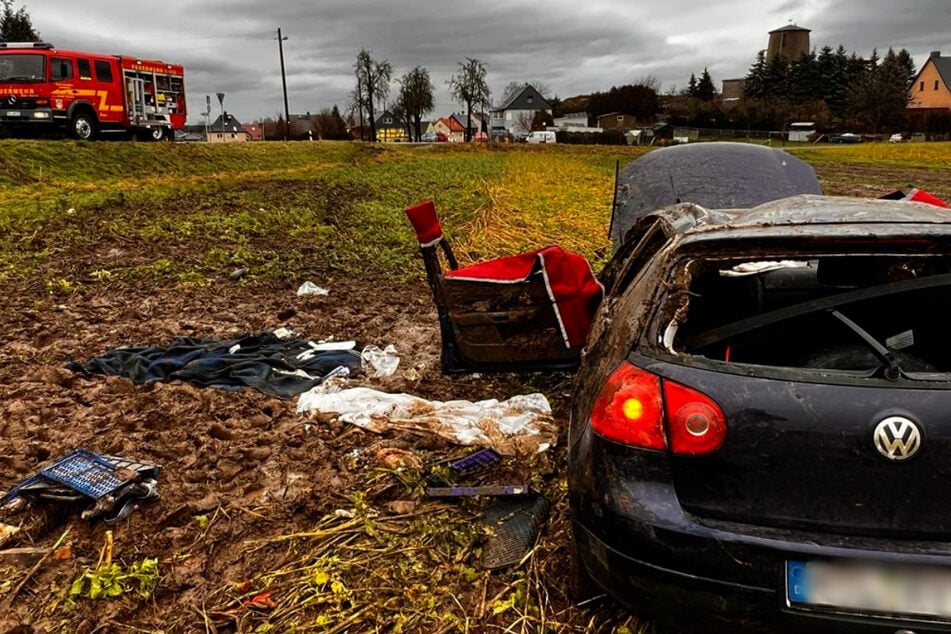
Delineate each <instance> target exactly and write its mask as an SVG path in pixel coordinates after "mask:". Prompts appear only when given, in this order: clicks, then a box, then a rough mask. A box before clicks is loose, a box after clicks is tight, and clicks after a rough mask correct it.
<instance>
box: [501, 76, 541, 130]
mask: <svg viewBox="0 0 951 634" xmlns="http://www.w3.org/2000/svg"><path fill="white" fill-rule="evenodd" d="M539 110H542V111H544V112H547V113H548V114H549V115H551V104H550V103H548V101H547V100H546V99H545V98H544V97H542V95H541V93H540V92H538V91H537V90H535V88H534V87H533V86H532V85H531V84H525V87H524V88H522V90H520V91H519V92H517V93H515V94H514V95H513V96H512V97H510V98H509V100H508V101H506V102H505V103H503V104H502V105H501V106H498V107H497V108H494V109H493V110H492V121H491V123H492V134H493V135H496V134H499V133H503V132H507V133H508V134H512V135H516V136H517V135H521V134H528V133H529V132H531V127H532V119H533V118H534V117H535V113H536V112H538V111H539Z"/></svg>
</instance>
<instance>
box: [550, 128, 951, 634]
mask: <svg viewBox="0 0 951 634" xmlns="http://www.w3.org/2000/svg"><path fill="white" fill-rule="evenodd" d="M710 145H723V144H710ZM669 150H671V151H673V150H676V152H677V153H675V154H673V155H672V160H671V162H670V165H675V166H677V167H675V168H672V169H676V170H681V171H682V170H684V169H687V171H691V170H692V168H690V165H691V163H690V161H691V160H692V158H691V157H692V155H691V154H690V152H694V151H697V150H685V151H681V150H680V149H678V148H670V149H669ZM700 151H702V152H710V151H713V152H721V153H722V152H726V153H727V154H729V153H730V152H739V154H740V155H742V156H741V157H740V159H742V160H747V159H748V161H749V162H750V165H751V167H750V169H751V170H752V174H753V176H752V177H750V178H749V179H747V180H746V181H743V179H740V181H743V182H738V181H736V180H733V181H731V186H730V187H727V188H723V189H722V190H721V191H719V192H712V191H710V190H715V189H716V186H715V185H711V182H712V181H711V180H710V179H705V178H703V176H702V174H703V173H704V169H710V168H712V169H720V168H721V167H722V165H724V162H723V161H718V160H717V157H718V155H716V154H715V155H714V156H713V157H712V158H711V157H703V158H702V160H701V161H700V164H699V167H697V168H696V169H695V170H693V176H692V177H687V176H684V175H683V174H681V173H680V172H676V173H674V172H669V171H665V170H667V168H665V167H663V166H657V165H654V167H652V168H650V169H645V168H644V167H643V166H638V165H635V164H636V163H638V161H635V164H632V166H633V167H632V168H631V169H628V170H626V172H625V173H624V174H622V175H621V176H620V178H619V180H618V191H617V195H618V198H619V201H618V202H616V204H615V218H614V221H613V222H614V226H612V235H613V236H614V238H615V240H614V243H615V250H616V251H615V255H614V257H613V259H612V260H611V261H610V262H609V264H608V265H607V267H606V268H605V270H604V272H603V274H602V282H603V283H604V285H605V293H606V295H605V300H604V302H603V303H602V306H601V309H600V315H599V316H598V319H597V320H596V322H595V324H594V326H593V329H592V332H591V334H590V336H589V338H588V346H587V349H586V351H585V354H584V356H583V359H582V362H581V367H580V370H579V374H578V378H577V382H576V389H575V395H574V399H573V403H572V413H571V428H570V432H569V452H570V453H569V472H568V484H569V495H570V503H571V508H572V517H573V532H574V539H575V552H574V557H573V559H572V564H573V566H572V568H573V569H572V585H573V589H574V591H575V594H576V596H584V595H588V596H592V595H595V594H598V593H603V592H606V593H607V594H609V595H611V596H613V597H615V598H616V599H618V600H620V601H621V602H623V603H625V604H627V605H629V606H631V608H633V609H634V610H635V611H636V612H637V613H639V614H643V615H645V616H646V617H648V618H653V619H656V620H657V622H658V624H659V625H660V626H662V627H663V626H667V627H669V628H671V629H673V631H684V632H694V631H746V630H752V631H768V632H779V631H791V632H825V631H837V632H864V631H868V632H930V631H951V332H949V328H951V320H949V317H948V313H946V312H945V311H946V310H948V308H949V307H951V213H949V211H948V210H947V209H942V208H940V207H938V206H932V205H928V204H924V203H919V202H910V201H907V200H877V199H860V198H844V197H831V196H823V195H820V194H819V193H818V183H817V182H815V177H814V175H813V174H812V172H811V168H809V167H808V166H805V164H802V163H801V162H800V161H797V160H796V159H795V158H794V157H791V156H789V155H786V154H785V153H781V152H777V151H775V150H768V149H767V148H749V149H734V148H720V149H719V150H718V149H716V148H707V149H705V150H700ZM661 152H668V150H659V151H658V153H661ZM767 152H768V153H769V154H767ZM651 154H654V153H651ZM647 156H650V155H647ZM663 158H664V157H663V156H661V157H660V159H652V160H655V161H659V160H661V159H663ZM693 158H696V157H693ZM740 159H737V160H739V162H740V163H742V160H740ZM639 160H641V159H639ZM770 163H772V164H773V167H771V168H768V169H770V170H772V171H774V172H775V174H757V170H759V171H760V172H761V171H762V170H763V169H767V168H766V167H764V166H767V165H768V164H770ZM684 166H686V168H685V167H684ZM744 182H745V184H744ZM770 182H772V183H774V185H773V186H767V185H763V184H764V183H770ZM645 183H648V184H645ZM780 183H782V184H780ZM787 186H788V187H787ZM651 187H657V188H660V189H661V190H664V191H662V192H661V194H659V195H656V196H654V198H655V199H657V201H658V202H656V203H651V204H648V203H644V202H643V200H644V198H645V197H650V193H649V192H648V191H647V190H648V189H650V188H651ZM764 187H766V189H770V187H771V191H766V192H763V191H761V190H762V189H763V188H764ZM692 188H693V189H692ZM784 188H786V189H784ZM787 189H788V190H790V191H787ZM787 194H791V195H787ZM619 212H620V213H619ZM626 212H630V213H627V216H626V217H625V216H624V214H625V213H626Z"/></svg>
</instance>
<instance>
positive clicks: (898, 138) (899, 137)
mask: <svg viewBox="0 0 951 634" xmlns="http://www.w3.org/2000/svg"><path fill="white" fill-rule="evenodd" d="M904 140H905V137H903V136H902V133H901V132H896V133H895V134H893V135H891V136H890V137H888V142H889V143H901V142H902V141H904Z"/></svg>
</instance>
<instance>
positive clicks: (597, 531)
mask: <svg viewBox="0 0 951 634" xmlns="http://www.w3.org/2000/svg"><path fill="white" fill-rule="evenodd" d="M642 457H643V458H645V459H643V460H631V459H630V450H629V449H627V448H620V446H618V445H616V444H615V443H611V442H610V441H607V440H604V439H603V438H600V437H598V436H595V435H594V434H592V433H591V432H590V431H588V432H587V433H585V434H584V436H583V437H582V439H581V440H580V441H579V442H578V443H577V444H576V445H575V446H574V447H572V457H571V465H570V469H569V491H570V496H571V505H572V511H573V515H574V534H575V542H576V547H577V549H578V553H579V555H580V558H581V561H582V562H583V565H584V566H585V568H586V570H587V571H588V573H589V574H590V576H591V577H592V578H593V579H594V581H595V582H596V583H597V584H598V585H599V586H601V587H602V588H604V589H605V591H606V592H608V593H609V594H611V595H612V596H614V597H615V598H616V599H618V600H620V601H621V602H623V603H625V604H627V605H629V606H631V607H632V608H634V609H635V611H637V612H640V613H643V614H645V615H648V616H653V617H655V618H660V619H661V620H671V619H674V620H676V622H677V624H679V625H681V626H683V627H687V626H690V627H692V628H693V629H699V628H698V627H697V626H698V625H707V626H710V627H712V628H713V629H714V630H716V629H721V630H722V627H727V626H726V623H729V624H730V625H729V627H730V628H734V629H736V628H737V626H742V627H743V629H749V630H752V631H756V630H764V631H797V632H806V631H807V632H896V631H898V630H902V629H905V630H909V631H912V632H927V631H951V622H948V621H940V622H939V621H936V620H928V619H926V618H922V619H917V618H915V619H909V618H892V617H888V616H882V615H874V614H858V613H854V612H847V611H842V612H839V611H833V610H829V609H822V608H820V609H812V608H804V607H801V606H800V605H799V604H794V603H791V602H788V601H787V600H786V576H785V570H786V562H787V561H790V560H793V561H815V560H840V561H863V562H877V563H882V564H888V563H902V564H908V565H913V564H921V565H928V566H935V565H938V566H945V567H951V551H949V550H948V549H949V548H951V545H949V544H947V543H943V542H896V541H894V540H887V539H884V538H866V537H850V536H836V535H824V534H819V533H814V532H806V531H795V530H786V529H779V528H764V527H757V526H752V525H747V524H735V523H729V522H722V521H717V522H712V521H707V520H704V519H701V518H696V517H694V516H692V515H690V514H688V513H686V512H684V510H683V509H682V508H681V507H680V504H679V502H678V500H677V497H676V494H675V491H674V487H673V485H672V484H670V483H669V482H666V481H664V474H665V472H666V456H665V454H663V453H661V452H650V453H648V454H646V455H645V456H642ZM589 465H597V468H593V467H590V466H589ZM718 622H722V623H720V625H721V628H718V627H717V624H718ZM688 631H689V630H688ZM725 631H729V630H725Z"/></svg>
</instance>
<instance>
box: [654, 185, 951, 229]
mask: <svg viewBox="0 0 951 634" xmlns="http://www.w3.org/2000/svg"><path fill="white" fill-rule="evenodd" d="M652 217H653V218H659V219H661V220H662V221H664V222H665V224H667V225H669V230H670V232H672V233H679V234H682V235H683V237H684V238H685V239H687V238H692V239H709V238H712V239H721V238H728V239H732V238H740V237H743V236H754V235H755V236H758V237H782V236H785V235H789V234H790V233H794V234H795V235H796V236H798V237H803V236H810V235H814V236H827V235H829V236H831V235H835V236H842V235H849V234H855V233H856V232H875V233H877V234H895V235H899V234H901V235H907V234H909V233H915V232H920V233H923V234H948V235H951V211H949V210H947V209H943V208H941V207H936V206H934V205H928V204H925V203H918V202H912V201H904V200H881V199H877V198H851V197H846V196H821V195H820V196H817V195H811V194H804V195H797V196H790V197H787V198H782V199H779V200H775V201H772V202H768V203H764V204H762V205H758V206H756V207H751V208H749V209H716V210H708V209H704V208H703V207H700V206H699V205H694V204H690V203H684V204H679V205H674V206H671V207H667V208H664V209H660V210H657V211H655V212H652V213H651V214H648V216H647V217H646V218H652ZM646 218H645V220H646Z"/></svg>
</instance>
